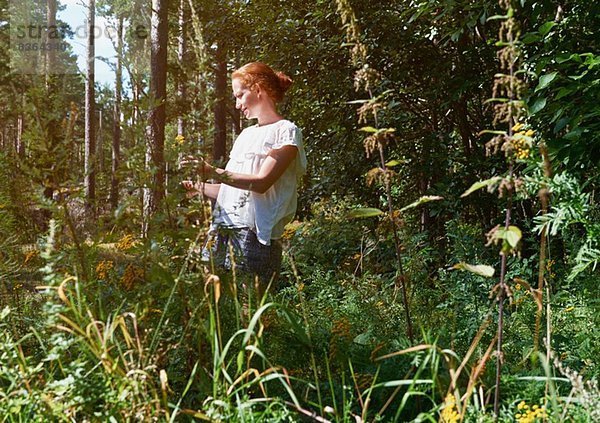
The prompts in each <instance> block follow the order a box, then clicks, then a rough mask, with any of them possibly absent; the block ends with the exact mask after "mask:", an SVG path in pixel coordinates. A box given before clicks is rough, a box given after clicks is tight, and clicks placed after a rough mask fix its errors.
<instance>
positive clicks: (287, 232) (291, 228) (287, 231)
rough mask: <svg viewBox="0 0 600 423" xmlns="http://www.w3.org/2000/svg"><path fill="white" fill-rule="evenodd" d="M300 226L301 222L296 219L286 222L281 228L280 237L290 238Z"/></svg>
mask: <svg viewBox="0 0 600 423" xmlns="http://www.w3.org/2000/svg"><path fill="white" fill-rule="evenodd" d="M301 226H302V224H301V223H300V222H299V221H297V220H295V221H293V222H290V223H288V224H287V225H286V226H285V228H284V229H283V234H282V235H281V237H282V238H283V239H285V240H289V239H292V238H293V237H294V235H296V232H297V231H298V229H299V228H300V227H301Z"/></svg>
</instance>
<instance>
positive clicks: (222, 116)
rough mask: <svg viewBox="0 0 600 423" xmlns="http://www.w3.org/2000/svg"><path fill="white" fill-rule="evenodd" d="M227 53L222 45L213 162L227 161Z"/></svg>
mask: <svg viewBox="0 0 600 423" xmlns="http://www.w3.org/2000/svg"><path fill="white" fill-rule="evenodd" d="M227 93H228V91H227V53H226V52H225V48H224V47H223V44H222V43H219V45H218V46H217V70H216V74H215V96H216V99H217V100H216V103H215V109H214V113H215V138H214V142H213V160H214V161H215V162H217V163H218V162H220V161H223V160H224V159H225V153H226V148H227V103H226V101H227V100H226V99H227Z"/></svg>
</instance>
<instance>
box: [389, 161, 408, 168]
mask: <svg viewBox="0 0 600 423" xmlns="http://www.w3.org/2000/svg"><path fill="white" fill-rule="evenodd" d="M403 163H405V161H404V160H390V161H389V162H387V163H386V164H385V165H386V167H394V166H398V165H400V164H403Z"/></svg>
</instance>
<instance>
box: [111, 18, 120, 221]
mask: <svg viewBox="0 0 600 423" xmlns="http://www.w3.org/2000/svg"><path fill="white" fill-rule="evenodd" d="M117 37H118V40H117V68H116V72H115V104H114V109H113V139H112V161H111V172H110V175H111V176H110V205H111V208H112V209H113V210H116V209H117V207H118V206H119V177H118V175H117V174H118V171H119V161H120V159H121V157H120V156H121V102H122V95H121V93H122V91H123V16H122V15H121V16H119V18H118V24H117Z"/></svg>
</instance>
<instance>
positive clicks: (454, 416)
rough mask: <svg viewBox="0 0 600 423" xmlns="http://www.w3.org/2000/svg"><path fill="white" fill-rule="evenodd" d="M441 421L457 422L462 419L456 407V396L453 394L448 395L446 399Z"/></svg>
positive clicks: (444, 422)
mask: <svg viewBox="0 0 600 423" xmlns="http://www.w3.org/2000/svg"><path fill="white" fill-rule="evenodd" d="M440 421H441V422H443V423H457V422H458V421H460V414H459V413H458V410H457V409H456V398H455V397H454V395H452V394H448V395H446V399H444V407H443V409H442V414H441V416H440Z"/></svg>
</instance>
